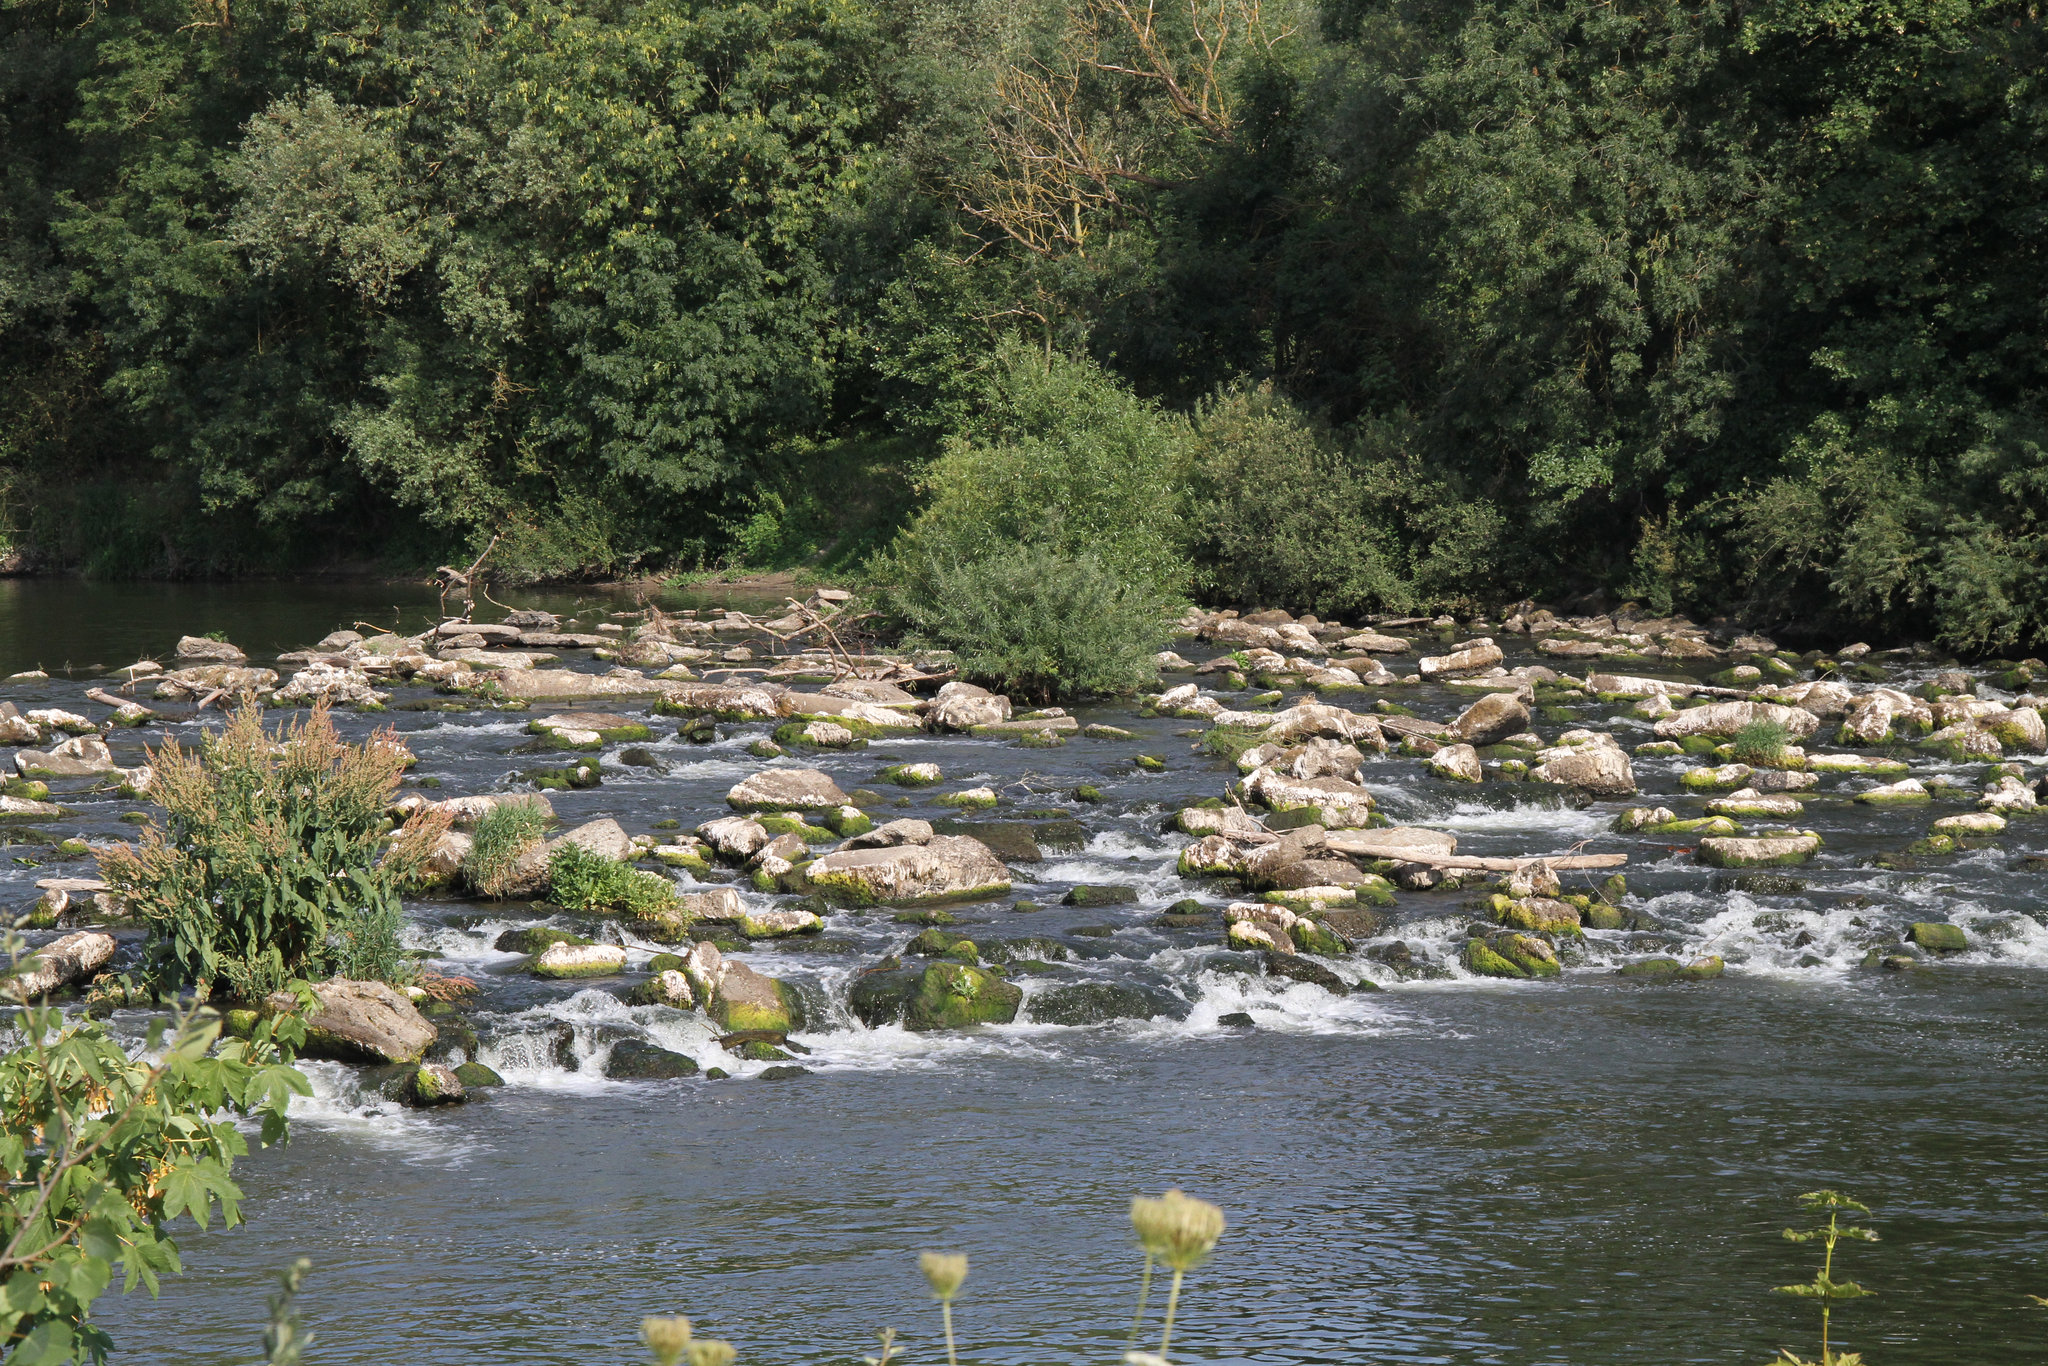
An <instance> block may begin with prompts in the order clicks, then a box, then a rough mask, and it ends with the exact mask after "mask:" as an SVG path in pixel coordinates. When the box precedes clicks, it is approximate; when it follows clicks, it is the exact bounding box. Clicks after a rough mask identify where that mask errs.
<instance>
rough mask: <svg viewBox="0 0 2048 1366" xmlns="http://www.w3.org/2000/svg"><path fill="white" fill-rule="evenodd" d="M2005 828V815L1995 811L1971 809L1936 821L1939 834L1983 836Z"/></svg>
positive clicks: (1935, 826) (1935, 827)
mask: <svg viewBox="0 0 2048 1366" xmlns="http://www.w3.org/2000/svg"><path fill="white" fill-rule="evenodd" d="M2004 829H2005V817H2003V816H2001V815H1999V814H1998V813H1996V812H1994V811H1969V812H1965V813H1963V814H1962V815H1958V816H1943V817H1942V818H1941V819H1940V820H1938V821H1936V822H1935V823H1934V833H1935V834H1937V835H1963V836H1972V837H1978V838H1981V837H1983V836H1987V835H1996V834H1998V833H1999V832H2000V831H2002V830H2004Z"/></svg>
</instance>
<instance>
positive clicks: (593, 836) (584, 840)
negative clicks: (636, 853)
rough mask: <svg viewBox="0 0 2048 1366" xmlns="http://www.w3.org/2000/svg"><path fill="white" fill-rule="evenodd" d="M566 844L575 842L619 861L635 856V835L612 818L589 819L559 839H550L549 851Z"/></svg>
mask: <svg viewBox="0 0 2048 1366" xmlns="http://www.w3.org/2000/svg"><path fill="white" fill-rule="evenodd" d="M565 844H573V845H575V846H576V847H577V848H579V849H583V850H585V851H587V852H589V853H592V854H596V855H597V856H599V857H600V858H608V859H611V860H613V861H614V862H617V863H625V862H628V861H630V860H631V859H632V857H633V837H632V836H631V835H628V834H627V833H626V831H625V828H624V827H623V826H621V825H620V824H619V823H618V822H617V821H615V820H611V819H610V818H606V819H603V820H595V821H587V822H585V823H584V824H582V825H579V826H577V827H576V828H575V829H574V830H571V831H569V832H568V833H567V834H564V835H563V836H561V837H560V838H559V839H553V840H549V841H548V844H547V851H548V853H549V854H550V855H552V854H553V853H554V851H555V850H557V849H560V848H561V847H562V846H563V845H565Z"/></svg>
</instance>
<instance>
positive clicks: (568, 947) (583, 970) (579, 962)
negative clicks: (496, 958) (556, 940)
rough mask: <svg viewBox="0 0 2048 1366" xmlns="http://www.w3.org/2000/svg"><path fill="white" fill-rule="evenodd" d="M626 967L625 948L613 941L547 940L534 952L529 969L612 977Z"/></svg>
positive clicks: (555, 975)
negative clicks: (541, 947) (540, 948)
mask: <svg viewBox="0 0 2048 1366" xmlns="http://www.w3.org/2000/svg"><path fill="white" fill-rule="evenodd" d="M625 967H626V951H625V950H624V949H622V948H620V947H619V946H618V945H616V944H550V945H548V946H547V947H546V948H545V949H542V950H541V951H540V952H539V953H538V954H536V955H535V956H534V959H533V962H532V963H531V964H530V965H529V966H528V969H527V970H528V971H529V972H531V973H532V974H533V975H534V976H536V977H545V978H548V979H550V980H560V979H563V978H571V977H611V976H615V975H616V974H618V973H620V972H623V971H624V970H625Z"/></svg>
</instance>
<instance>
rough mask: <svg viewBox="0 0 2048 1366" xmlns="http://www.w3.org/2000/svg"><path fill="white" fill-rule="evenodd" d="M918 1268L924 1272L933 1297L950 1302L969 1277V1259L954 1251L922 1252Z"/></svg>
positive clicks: (918, 1259) (919, 1256)
mask: <svg viewBox="0 0 2048 1366" xmlns="http://www.w3.org/2000/svg"><path fill="white" fill-rule="evenodd" d="M917 1269H918V1270H919V1271H922V1272H923V1273H924V1278H925V1281H926V1282H927V1283H928V1284H930V1286H931V1288H932V1296H933V1298H935V1299H939V1300H943V1301H949V1302H950V1301H951V1300H952V1298H953V1297H954V1296H955V1295H957V1294H959V1293H960V1286H961V1283H962V1282H964V1281H965V1280H966V1279H967V1259H966V1258H965V1257H962V1256H959V1255H957V1254H953V1253H946V1252H920V1253H919V1254H918V1255H917Z"/></svg>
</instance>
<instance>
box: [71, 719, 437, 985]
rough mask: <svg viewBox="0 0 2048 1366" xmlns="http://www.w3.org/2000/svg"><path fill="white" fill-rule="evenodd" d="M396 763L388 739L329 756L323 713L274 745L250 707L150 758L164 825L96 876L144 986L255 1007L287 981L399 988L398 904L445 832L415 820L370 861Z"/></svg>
mask: <svg viewBox="0 0 2048 1366" xmlns="http://www.w3.org/2000/svg"><path fill="white" fill-rule="evenodd" d="M409 759H410V756H409V755H408V754H407V752H406V750H405V747H404V745H403V744H402V743H401V742H400V741H399V739H398V736H397V734H396V733H395V732H392V731H380V732H378V733H377V734H376V735H373V736H371V737H370V738H369V739H368V740H366V741H364V742H363V743H361V744H350V743H349V742H347V741H345V740H343V739H342V738H341V736H340V735H339V734H337V733H336V731H335V729H334V724H333V722H332V720H331V719H330V718H329V716H328V713H327V708H326V707H325V706H324V705H320V706H316V707H314V709H313V711H312V714H311V715H310V716H308V717H307V718H306V719H305V720H303V721H300V722H296V723H291V722H287V723H286V724H285V725H283V726H282V727H280V728H279V729H278V730H277V731H276V732H275V733H272V732H270V731H267V730H266V729H265V728H264V725H263V713H262V711H261V709H260V708H259V707H257V706H256V705H255V704H254V703H251V704H249V705H247V706H245V707H243V708H241V709H240V710H238V711H237V712H235V714H234V715H233V716H231V717H230V718H229V719H228V723H227V725H226V727H225V728H224V729H223V730H222V731H221V732H220V733H219V734H217V735H207V736H204V737H203V738H202V739H201V740H200V743H199V747H198V748H197V749H196V750H193V749H186V748H183V747H181V746H180V745H178V744H177V742H176V741H171V742H169V743H167V744H165V745H163V746H162V747H161V748H158V749H155V750H152V751H151V752H150V762H151V764H152V765H153V767H154V769H155V781H154V784H153V786H152V787H151V789H150V795H151V797H152V799H153V800H155V801H156V802H157V803H158V804H159V805H161V806H162V807H163V808H164V811H165V823H164V825H163V826H162V827H158V826H154V825H152V826H150V827H149V828H147V829H146V830H144V832H143V835H142V839H141V840H140V842H139V843H137V844H133V845H124V846H120V847H117V848H115V849H113V850H110V851H108V852H106V853H104V854H102V855H101V856H100V871H101V875H102V876H104V877H105V878H106V880H107V882H108V883H109V884H110V885H111V887H112V888H113V892H114V895H115V896H116V897H118V898H120V899H121V900H122V901H123V902H125V903H126V905H127V906H128V907H129V909H130V913H131V914H133V915H134V916H135V917H136V919H138V920H140V921H141V922H142V923H143V925H144V926H145V927H146V928H147V930H148V932H149V937H148V942H147V945H146V953H147V964H148V972H149V973H150V975H151V977H152V978H153V979H154V980H155V982H156V983H157V985H159V986H160V987H162V988H165V989H167V990H175V991H196V992H198V993H200V994H201V995H202V996H204V995H208V994H211V993H215V992H225V993H226V994H227V995H229V996H232V997H234V998H236V999H239V1000H260V999H262V998H263V997H264V996H266V995H268V994H269V993H270V992H273V991H276V990H278V989H279V988H281V987H283V986H284V985H285V984H286V983H287V982H289V981H290V980H292V979H293V978H298V977H325V976H329V975H332V974H335V973H342V974H345V975H348V976H355V977H374V978H378V979H381V980H387V981H389V980H394V979H396V978H398V977H399V976H401V975H402V973H403V971H404V958H403V954H402V951H401V950H400V948H399V946H398V926H399V923H400V901H399V888H400V886H401V885H402V883H403V880H404V879H405V878H407V877H409V876H411V875H412V874H413V873H414V872H416V871H417V869H418V867H419V865H420V864H421V863H422V862H423V861H424V860H425V858H426V856H427V854H428V853H429V852H430V851H431V849H432V847H433V843H434V840H435V838H436V837H438V835H439V833H440V830H441V829H445V818H442V819H441V821H440V822H439V824H438V826H437V824H436V821H435V819H434V818H432V817H423V816H415V817H414V818H413V819H412V820H411V821H410V822H408V824H407V827H406V829H405V830H404V831H403V832H401V835H400V837H399V838H398V839H397V840H396V841H394V842H393V843H392V845H391V847H390V850H389V852H388V853H387V854H386V855H385V857H383V858H382V859H381V860H380V859H379V856H378V855H379V841H380V838H381V836H382V834H383V832H384V829H385V815H384V812H385V808H386V807H387V806H388V805H389V804H390V801H391V797H392V794H393V793H394V792H395V791H396V790H397V788H398V782H399V778H400V776H401V775H402V774H403V773H404V772H405V768H406V764H407V763H408V761H409Z"/></svg>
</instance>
